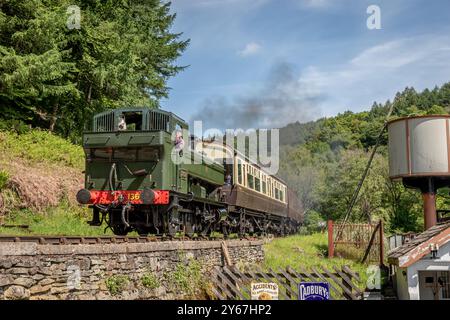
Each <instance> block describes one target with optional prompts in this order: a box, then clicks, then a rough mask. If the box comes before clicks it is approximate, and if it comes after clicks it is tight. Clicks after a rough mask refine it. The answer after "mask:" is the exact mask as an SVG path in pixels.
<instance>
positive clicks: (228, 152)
mask: <svg viewBox="0 0 450 320" xmlns="http://www.w3.org/2000/svg"><path fill="white" fill-rule="evenodd" d="M188 129H189V127H188V124H187V123H186V122H185V121H183V120H182V119H181V118H179V117H177V116H176V115H174V114H172V113H169V112H166V111H163V110H160V109H150V108H123V109H114V110H109V111H105V112H103V113H100V114H97V115H95V116H94V117H93V121H92V129H91V130H89V131H87V132H85V133H84V134H83V148H84V152H85V156H86V169H85V186H84V188H83V189H81V190H80V191H78V193H77V201H78V202H79V203H80V204H83V205H89V207H90V208H91V209H92V214H93V218H92V221H90V222H89V223H90V224H91V225H92V226H101V225H102V224H104V223H106V225H107V227H108V228H111V229H112V231H113V233H114V234H116V235H126V234H127V233H129V232H131V231H136V232H137V233H138V234H139V235H148V234H153V235H167V236H175V235H177V234H183V235H185V236H188V237H194V236H209V235H211V233H214V232H220V233H222V234H223V235H224V236H228V235H230V234H237V235H239V236H245V235H248V234H254V235H264V234H273V235H286V234H292V233H295V232H296V231H297V230H298V228H299V226H300V225H301V223H302V221H303V210H302V207H301V204H300V202H299V200H298V199H297V197H296V196H295V194H294V192H292V190H291V189H289V188H288V186H287V185H286V184H285V183H284V182H283V181H282V180H281V179H279V178H278V177H276V176H274V175H270V174H268V173H267V172H266V171H265V170H263V169H262V168H260V167H259V166H258V165H257V164H256V163H254V162H252V161H251V160H250V159H249V158H247V157H246V156H244V155H243V154H241V153H239V152H237V151H235V150H233V149H232V148H230V147H229V146H227V145H225V144H217V142H214V141H204V140H201V141H200V142H199V141H197V145H198V144H199V143H200V144H201V146H202V147H203V148H202V150H213V149H214V150H216V153H217V150H220V152H219V153H222V155H223V156H224V157H220V159H222V160H220V161H219V160H217V159H213V156H214V155H211V152H208V151H206V152H205V151H202V152H200V151H199V150H198V149H199V148H197V147H196V146H192V147H191V146H190V148H186V147H184V148H181V149H180V148H179V142H180V140H179V139H180V138H181V137H180V136H179V135H177V134H173V133H174V132H183V131H184V132H185V131H186V130H188ZM181 139H182V138H181ZM192 141H195V140H192ZM181 142H183V143H184V140H181ZM183 143H182V144H183ZM187 143H189V144H190V143H191V141H188V142H187ZM214 144H215V145H214ZM213 146H214V148H211V147H213ZM186 149H187V151H186ZM174 152H175V154H174ZM174 157H179V158H181V159H182V160H189V161H173V159H174ZM216 158H217V157H216Z"/></svg>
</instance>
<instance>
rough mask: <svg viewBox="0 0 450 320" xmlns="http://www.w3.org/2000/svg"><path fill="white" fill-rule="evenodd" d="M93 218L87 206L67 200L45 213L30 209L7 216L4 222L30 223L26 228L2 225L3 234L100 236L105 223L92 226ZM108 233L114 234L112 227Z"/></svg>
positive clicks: (9, 223)
mask: <svg viewBox="0 0 450 320" xmlns="http://www.w3.org/2000/svg"><path fill="white" fill-rule="evenodd" d="M90 219H91V216H90V212H89V210H88V209H87V208H80V207H75V206H71V205H69V204H67V203H65V202H63V203H61V204H60V205H59V206H58V207H56V208H50V209H48V210H47V212H46V213H45V214H35V213H33V212H31V211H30V210H20V211H15V212H13V213H11V214H9V216H8V217H5V219H4V224H7V225H28V226H29V228H28V229H24V228H5V227H0V234H3V235H65V236H100V235H105V233H104V232H103V230H104V228H105V225H103V226H100V227H92V226H90V225H88V224H87V221H88V220H90ZM106 235H112V232H111V230H110V229H108V230H107V231H106Z"/></svg>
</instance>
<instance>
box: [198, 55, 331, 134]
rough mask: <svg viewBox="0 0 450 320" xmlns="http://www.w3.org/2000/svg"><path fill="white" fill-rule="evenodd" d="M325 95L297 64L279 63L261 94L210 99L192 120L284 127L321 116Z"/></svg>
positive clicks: (222, 126)
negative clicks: (306, 77)
mask: <svg viewBox="0 0 450 320" xmlns="http://www.w3.org/2000/svg"><path fill="white" fill-rule="evenodd" d="M324 98H325V97H324V96H323V94H322V93H320V92H319V91H318V90H317V89H316V88H315V86H314V84H312V83H309V82H307V81H305V80H303V79H302V77H301V76H298V75H297V76H296V75H295V70H294V67H293V66H292V65H290V64H288V63H279V64H277V65H275V66H274V67H273V68H272V69H271V71H270V72H269V76H268V79H267V80H266V82H265V84H264V85H263V87H262V88H261V89H260V90H259V91H258V92H257V94H253V95H249V96H239V97H234V98H232V99H231V100H230V99H227V98H225V97H223V96H222V97H214V98H208V99H206V100H205V102H204V103H203V107H202V108H201V109H200V110H199V111H198V112H197V113H196V114H194V116H193V117H192V118H191V119H190V120H191V122H193V121H197V120H202V121H203V127H204V128H218V129H235V128H242V129H248V128H266V129H270V128H280V127H283V126H285V125H286V124H288V123H292V122H296V121H300V122H307V121H311V120H314V119H316V118H318V117H319V116H320V113H321V112H320V108H319V103H320V102H321V101H323V100H324Z"/></svg>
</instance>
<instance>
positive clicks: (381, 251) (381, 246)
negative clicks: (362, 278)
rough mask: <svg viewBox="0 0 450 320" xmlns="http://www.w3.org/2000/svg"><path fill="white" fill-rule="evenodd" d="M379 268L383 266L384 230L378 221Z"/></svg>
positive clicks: (381, 222)
mask: <svg viewBox="0 0 450 320" xmlns="http://www.w3.org/2000/svg"><path fill="white" fill-rule="evenodd" d="M379 231H380V250H379V252H380V267H382V266H384V228H383V220H381V219H380V230H379Z"/></svg>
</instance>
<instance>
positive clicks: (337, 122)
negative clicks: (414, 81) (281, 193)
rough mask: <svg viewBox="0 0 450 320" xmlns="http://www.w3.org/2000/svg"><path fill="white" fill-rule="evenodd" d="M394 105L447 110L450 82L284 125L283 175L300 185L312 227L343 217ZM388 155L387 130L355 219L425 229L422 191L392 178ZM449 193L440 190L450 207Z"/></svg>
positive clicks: (407, 110) (407, 111) (398, 111)
mask: <svg viewBox="0 0 450 320" xmlns="http://www.w3.org/2000/svg"><path fill="white" fill-rule="evenodd" d="M391 106H393V114H392V118H394V117H400V116H412V115H425V114H447V113H449V111H450V83H447V84H445V85H443V86H442V87H440V88H434V89H433V90H428V89H427V90H424V91H423V92H416V90H414V89H413V88H406V89H405V90H404V91H403V92H401V93H397V95H396V96H395V98H394V100H393V101H387V102H386V103H384V104H380V103H374V105H373V106H372V108H371V110H370V111H365V112H360V113H353V112H350V111H349V112H345V113H342V114H339V115H337V116H335V117H331V118H326V119H320V120H317V121H314V122H309V123H305V124H300V123H294V124H290V125H288V126H286V127H284V128H282V129H281V131H280V139H281V145H282V147H281V152H280V153H281V161H280V163H281V170H280V175H281V177H283V178H284V179H285V180H286V181H287V182H288V183H289V184H290V185H291V186H293V187H294V188H295V189H296V190H297V192H298V195H299V197H300V199H301V200H302V202H303V205H304V207H305V210H306V212H307V221H308V222H309V223H310V227H311V228H314V226H316V225H317V222H318V221H320V220H324V219H328V218H332V219H340V218H343V215H344V214H345V212H346V210H347V208H348V206H349V203H350V200H351V197H352V194H353V192H354V190H355V188H356V186H357V184H358V181H359V179H360V178H361V176H362V173H363V171H364V168H365V166H366V164H367V162H368V158H369V152H370V151H371V149H372V148H373V147H374V145H375V143H376V139H377V136H378V134H379V131H380V129H381V128H382V127H383V123H384V121H385V120H386V116H387V114H388V110H389V108H391ZM387 161H388V160H387V132H385V133H384V135H383V138H382V141H381V147H380V148H379V149H378V151H377V154H376V156H375V158H374V161H373V163H372V167H371V169H370V172H369V175H368V176H367V178H366V180H365V182H364V185H363V187H362V189H361V193H360V196H359V198H358V201H357V203H356V205H355V207H354V210H353V212H352V216H351V220H353V221H368V220H372V221H374V220H378V219H380V218H382V219H384V220H385V222H386V223H387V226H388V230H390V231H394V230H400V231H415V230H420V229H421V228H422V226H423V214H422V201H421V199H420V193H419V192H418V191H415V190H406V189H405V188H404V187H403V186H402V185H401V184H399V183H392V182H391V181H389V179H388V162H387ZM448 193H449V190H448V189H443V190H441V191H440V192H439V196H438V200H437V201H438V209H444V208H445V209H448V208H449V207H450V199H449V197H448Z"/></svg>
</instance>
